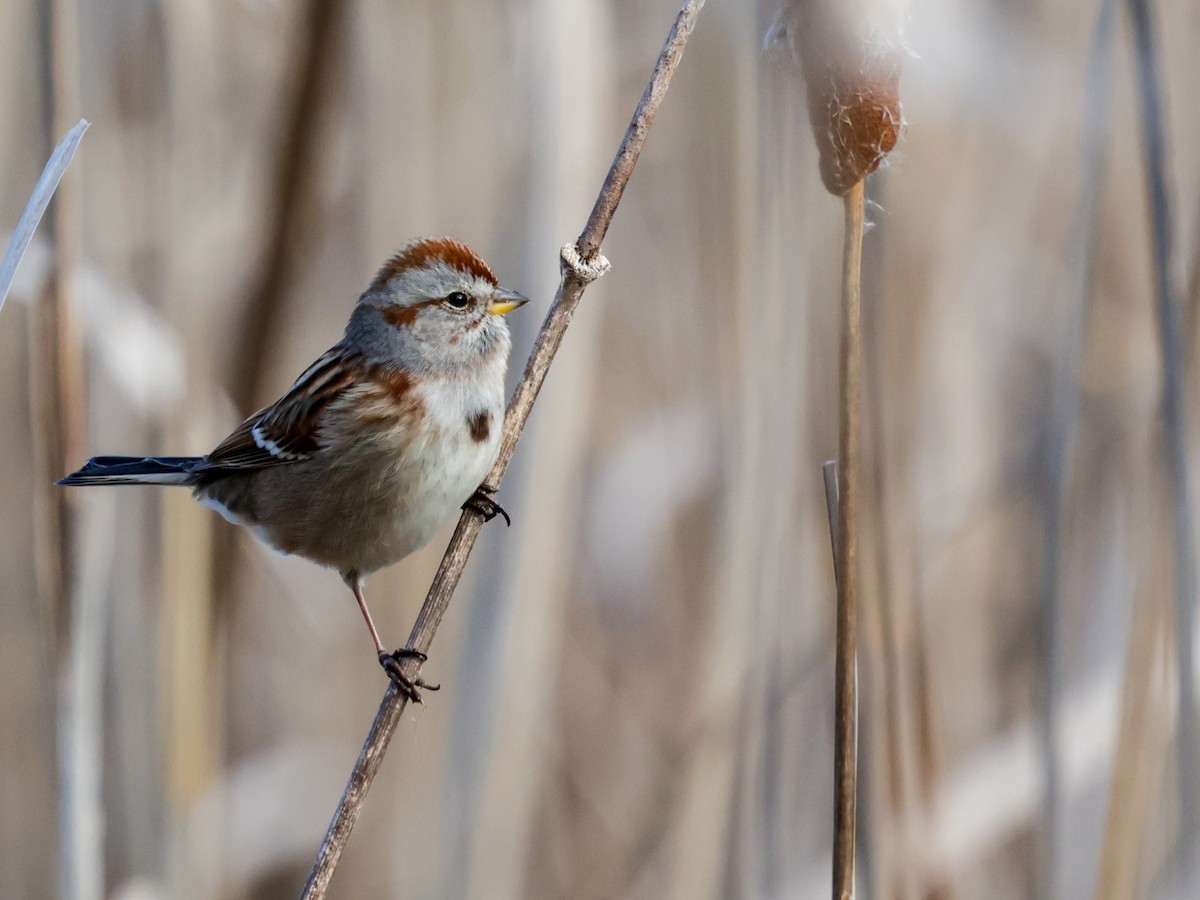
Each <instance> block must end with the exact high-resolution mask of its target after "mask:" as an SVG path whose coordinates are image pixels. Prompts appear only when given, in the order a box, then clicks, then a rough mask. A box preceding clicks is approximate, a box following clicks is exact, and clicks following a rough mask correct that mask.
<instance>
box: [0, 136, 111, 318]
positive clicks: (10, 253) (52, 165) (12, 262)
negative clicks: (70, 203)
mask: <svg viewBox="0 0 1200 900" xmlns="http://www.w3.org/2000/svg"><path fill="white" fill-rule="evenodd" d="M90 124H91V123H89V122H88V121H87V120H86V119H80V120H79V121H78V122H77V123H76V124H75V126H74V127H73V128H72V129H71V130H70V131H68V132H67V133H66V134H65V135H63V138H62V140H61V141H59V142H58V146H57V147H55V148H54V152H53V153H52V154H50V159H49V160H48V161H47V162H46V167H45V168H44V169H43V170H42V175H41V177H40V178H38V181H37V184H36V185H34V188H33V193H32V194H30V195H29V202H28V203H27V204H26V205H25V211H24V212H22V213H21V218H20V220H18V222H17V227H16V230H15V231H13V235H12V238H10V239H9V242H8V248H7V249H6V250H5V251H4V259H3V260H2V261H0V309H3V308H4V301H5V299H6V298H7V297H8V291H9V288H11V287H12V281H13V278H15V277H16V274H17V266H19V265H20V264H21V257H23V256H24V255H25V251H26V250H27V249H29V242H30V241H31V240H32V239H33V233H34V232H35V231H36V230H37V227H38V223H39V222H41V220H42V216H44V215H45V214H46V207H47V206H49V205H50V198H51V197H53V196H54V192H55V190H57V188H58V183H59V182H60V181H62V177H63V175H64V174H66V171H67V166H69V165H71V160H72V159H74V157H75V150H76V149H77V148H78V147H79V142H80V141H81V140H82V139H83V133H84V132H85V131H87V129H88V126H89V125H90Z"/></svg>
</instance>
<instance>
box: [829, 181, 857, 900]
mask: <svg viewBox="0 0 1200 900" xmlns="http://www.w3.org/2000/svg"><path fill="white" fill-rule="evenodd" d="M844 202H845V210H846V231H845V240H844V243H843V245H842V325H841V344H840V353H839V356H840V368H841V381H840V389H839V396H838V464H837V474H838V517H837V533H838V538H837V548H838V550H837V555H836V565H837V596H838V600H837V636H836V641H837V661H836V673H835V679H834V694H835V700H834V704H835V712H834V763H833V765H834V826H833V896H834V897H835V898H838V900H844V898H850V897H853V896H854V830H855V820H856V809H855V804H856V795H857V780H858V672H857V655H858V584H859V577H858V576H859V572H858V542H859V526H858V494H859V490H858V489H859V456H860V446H861V438H862V310H861V295H862V237H863V217H864V182H863V181H861V180H860V181H859V182H858V183H857V184H856V185H854V186H853V187H852V188H850V190H849V191H848V192H847V193H846V196H845V201H844Z"/></svg>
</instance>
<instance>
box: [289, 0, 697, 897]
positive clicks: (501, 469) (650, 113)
mask: <svg viewBox="0 0 1200 900" xmlns="http://www.w3.org/2000/svg"><path fill="white" fill-rule="evenodd" d="M703 5H704V0H685V2H684V3H683V5H682V6H681V7H680V10H679V13H678V14H677V15H676V17H675V22H674V24H673V25H672V26H671V31H670V33H669V34H668V35H667V40H666V43H665V44H664V45H663V49H662V52H661V53H660V54H659V57H658V62H657V63H656V64H655V67H654V72H653V73H652V74H651V76H650V81H649V83H648V84H647V85H646V89H645V91H644V92H643V93H642V98H641V100H640V102H639V103H638V106H637V109H636V110H635V111H634V114H633V118H632V119H631V120H630V122H629V128H628V129H627V130H626V132H625V136H624V139H623V140H622V141H621V145H620V148H619V149H618V151H617V155H616V158H615V159H614V160H613V163H612V166H611V167H610V168H609V172H608V176H607V177H606V178H605V180H604V185H603V187H602V188H601V190H600V194H599V196H598V197H597V199H596V203H595V206H594V207H593V208H592V212H591V215H590V216H589V217H588V221H587V225H586V226H585V227H584V229H583V232H582V233H581V234H580V236H579V239H578V240H577V241H576V242H575V244H574V245H568V246H567V247H564V248H563V253H562V267H561V269H562V278H561V281H560V283H559V287H558V292H557V293H556V295H555V297H554V302H553V304H551V307H550V311H549V313H547V315H546V320H545V322H544V323H543V324H542V328H541V331H540V332H539V333H538V337H537V340H536V341H535V343H534V347H533V351H532V353H531V354H530V357H529V361H528V362H527V363H526V365H525V373H524V375H523V376H522V378H521V381H520V383H519V384H518V385H517V388H516V390H515V391H514V393H513V397H512V400H511V401H510V402H509V405H508V411H507V414H506V415H505V420H504V435H503V437H502V439H501V443H500V451H499V454H498V456H497V458H496V462H495V464H494V465H493V466H492V470H491V472H489V473H488V477H487V479H486V481H485V483H486V484H487V485H489V486H491V487H493V488H495V487H498V486H499V484H500V482H501V480H502V479H503V477H504V473H505V471H506V470H507V469H508V465H509V463H510V462H511V461H512V457H513V453H514V452H515V450H516V446H517V442H518V441H519V440H520V437H521V432H522V431H523V430H524V428H525V423H526V421H527V420H528V418H529V414H530V412H531V411H532V409H533V404H534V402H535V401H536V399H537V395H538V392H539V391H540V390H541V387H542V384H543V382H544V381H545V379H546V373H547V371H548V370H549V368H550V364H551V362H553V360H554V355H555V354H556V353H557V352H558V348H559V346H560V345H561V343H562V339H563V335H564V334H565V333H566V329H567V326H568V325H570V323H571V319H572V317H573V316H574V313H575V308H576V307H577V306H578V304H579V300H580V298H581V297H582V296H583V292H584V289H585V288H586V287H587V286H588V284H590V283H591V282H592V281H593V280H595V279H596V278H597V277H599V276H600V275H601V274H603V273H604V271H605V269H606V268H607V265H608V263H607V262H606V261H605V260H604V258H603V257H602V256H600V255H599V249H600V244H601V242H602V241H603V240H604V236H605V234H606V233H607V231H608V227H609V225H610V223H611V222H612V217H613V214H614V213H615V212H616V209H617V205H618V203H619V202H620V199H621V195H622V193H623V192H624V190H625V186H626V184H628V182H629V177H630V175H631V174H632V173H633V168H634V166H635V165H636V164H637V160H638V155H639V154H640V153H641V150H642V146H643V145H644V144H645V141H646V135H647V133H648V132H649V129H650V126H651V125H652V124H653V123H654V118H655V115H656V114H657V112H658V107H659V105H660V104H661V103H662V101H663V98H664V97H665V96H666V92H667V88H668V87H669V85H670V82H671V76H672V75H673V74H674V72H675V69H676V68H677V67H678V65H679V60H680V59H681V57H682V56H683V51H684V48H685V47H686V45H687V40H688V37H689V36H690V35H691V33H692V29H693V28H694V27H695V24H696V18H697V16H698V15H699V13H700V8H701V7H702V6H703ZM482 525H483V517H482V516H481V515H480V514H479V513H477V512H475V511H473V510H468V511H465V512H464V513H463V514H462V516H461V517H460V518H459V520H458V525H457V526H456V528H455V529H454V535H453V537H451V539H450V545H449V546H448V547H447V548H446V553H445V555H444V556H443V557H442V562H441V565H439V566H438V571H437V574H436V575H435V576H434V579H433V584H432V585H430V588H429V593H428V594H427V595H426V598H425V602H424V604H423V605H422V607H421V611H420V612H419V613H418V615H417V621H416V624H415V625H414V626H413V630H412V633H411V634H410V635H409V639H408V643H407V645H406V646H407V647H409V648H412V649H416V650H420V651H422V652H427V651H428V650H429V647H430V644H431V643H432V642H433V638H434V635H435V634H436V633H437V629H438V626H439V625H440V624H441V621H442V617H443V616H444V615H445V613H446V608H447V607H448V606H449V604H450V599H451V597H452V596H453V594H454V590H455V588H456V587H457V586H458V582H459V579H460V578H461V576H462V572H463V569H464V567H465V566H466V563H467V558H468V557H469V556H470V553H471V549H472V548H473V547H474V545H475V540H476V538H478V536H479V532H480V529H481V527H482ZM405 671H406V674H407V675H408V676H409V677H410V678H413V677H415V676H416V675H417V673H418V671H419V665H417V664H416V663H415V662H413V661H409V662H408V663H407V664H406V665H405ZM406 704H407V698H406V697H405V696H404V695H403V694H401V693H400V691H399V690H398V689H397V688H396V686H395V685H394V684H393V685H389V686H388V689H387V691H386V693H385V694H384V697H383V701H382V703H381V704H380V706H379V711H378V712H377V713H376V715H375V720H374V721H373V722H372V724H371V729H370V731H369V732H368V734H367V738H366V741H365V742H364V743H363V747H362V750H361V751H360V753H359V756H358V760H357V761H356V762H355V764H354V769H353V770H352V772H351V773H350V779H349V781H348V782H347V784H346V790H345V792H344V793H343V794H342V798H341V800H340V801H339V802H338V806H337V809H336V810H335V811H334V815H333V819H332V821H331V822H330V823H329V828H328V830H327V831H326V833H325V839H324V840H323V841H322V843H321V847H320V850H319V851H318V853H317V858H316V861H315V863H314V864H313V868H312V871H311V872H310V873H309V876H308V881H307V883H306V884H305V886H304V891H303V893H302V895H301V896H302V897H303V898H305V900H317V898H322V897H324V896H325V893H326V890H327V889H328V887H329V881H330V879H331V878H332V877H333V873H334V870H335V869H336V867H337V864H338V860H339V859H340V858H341V855H342V851H343V850H344V849H345V846H346V843H347V841H348V840H349V838H350V832H351V830H352V829H353V828H354V823H355V821H356V820H357V819H358V814H359V812H360V810H361V809H362V805H363V802H364V801H365V799H366V795H367V791H368V790H370V787H371V783H372V781H373V780H374V778H375V774H376V773H377V772H378V771H379V766H380V764H381V763H382V761H383V757H384V754H385V753H386V752H387V748H388V744H389V743H390V741H391V738H392V735H393V734H394V733H395V731H396V726H397V725H398V724H399V721H400V715H401V713H402V712H403V711H404V707H405V705H406Z"/></svg>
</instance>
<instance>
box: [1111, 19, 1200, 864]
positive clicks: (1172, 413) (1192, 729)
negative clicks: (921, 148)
mask: <svg viewBox="0 0 1200 900" xmlns="http://www.w3.org/2000/svg"><path fill="white" fill-rule="evenodd" d="M1128 10H1129V16H1130V20H1131V24H1132V30H1133V38H1134V46H1135V49H1136V58H1137V67H1136V68H1137V79H1138V91H1139V94H1140V100H1141V114H1142V143H1143V157H1144V159H1143V162H1144V166H1145V173H1146V192H1147V194H1148V200H1149V204H1148V205H1149V214H1150V229H1151V246H1150V250H1151V259H1152V262H1153V272H1154V299H1155V308H1156V312H1157V325H1158V341H1159V353H1160V355H1161V356H1162V367H1163V380H1162V399H1161V403H1162V417H1163V426H1164V431H1165V434H1164V441H1163V449H1164V456H1165V460H1164V461H1165V464H1166V470H1167V477H1168V480H1169V482H1170V487H1171V490H1170V494H1171V501H1170V502H1171V514H1172V537H1173V545H1174V546H1173V552H1174V564H1175V573H1174V574H1175V606H1176V613H1175V615H1176V621H1175V653H1176V662H1177V669H1176V674H1177V686H1178V704H1179V705H1178V717H1179V722H1178V733H1177V753H1178V758H1177V765H1178V771H1179V793H1180V797H1179V805H1180V822H1179V835H1178V841H1177V846H1178V847H1179V849H1180V855H1181V857H1182V858H1181V862H1182V864H1183V865H1182V868H1183V870H1184V871H1185V872H1187V871H1189V870H1193V869H1194V867H1195V866H1196V865H1197V848H1196V840H1197V815H1200V809H1198V806H1200V772H1198V769H1197V762H1196V753H1197V748H1198V738H1197V730H1198V725H1197V720H1196V715H1197V713H1196V691H1195V663H1194V661H1193V658H1192V641H1193V639H1194V637H1195V633H1196V567H1195V560H1194V558H1193V554H1194V553H1195V547H1196V543H1195V528H1194V523H1193V522H1192V515H1191V493H1190V490H1189V488H1190V485H1189V481H1188V447H1187V424H1186V417H1185V413H1186V405H1185V397H1184V384H1183V353H1182V345H1183V342H1182V340H1181V335H1180V324H1181V322H1180V309H1179V303H1178V300H1177V297H1176V294H1175V291H1174V289H1173V287H1172V285H1171V210H1170V203H1169V200H1168V194H1167V175H1166V139H1165V136H1164V134H1165V125H1164V121H1163V119H1164V117H1163V111H1162V90H1161V88H1160V87H1159V82H1158V61H1157V51H1156V50H1155V45H1154V33H1153V25H1152V22H1151V19H1150V8H1149V4H1148V2H1147V0H1129V3H1128Z"/></svg>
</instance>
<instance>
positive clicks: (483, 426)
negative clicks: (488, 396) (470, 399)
mask: <svg viewBox="0 0 1200 900" xmlns="http://www.w3.org/2000/svg"><path fill="white" fill-rule="evenodd" d="M467 430H468V431H470V432H471V440H473V441H474V442H475V443H477V444H482V443H483V442H484V441H486V440H487V439H488V435H489V434H491V432H492V414H491V413H490V412H488V411H487V410H485V409H483V410H480V411H479V412H477V413H472V414H471V415H469V416H467Z"/></svg>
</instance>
